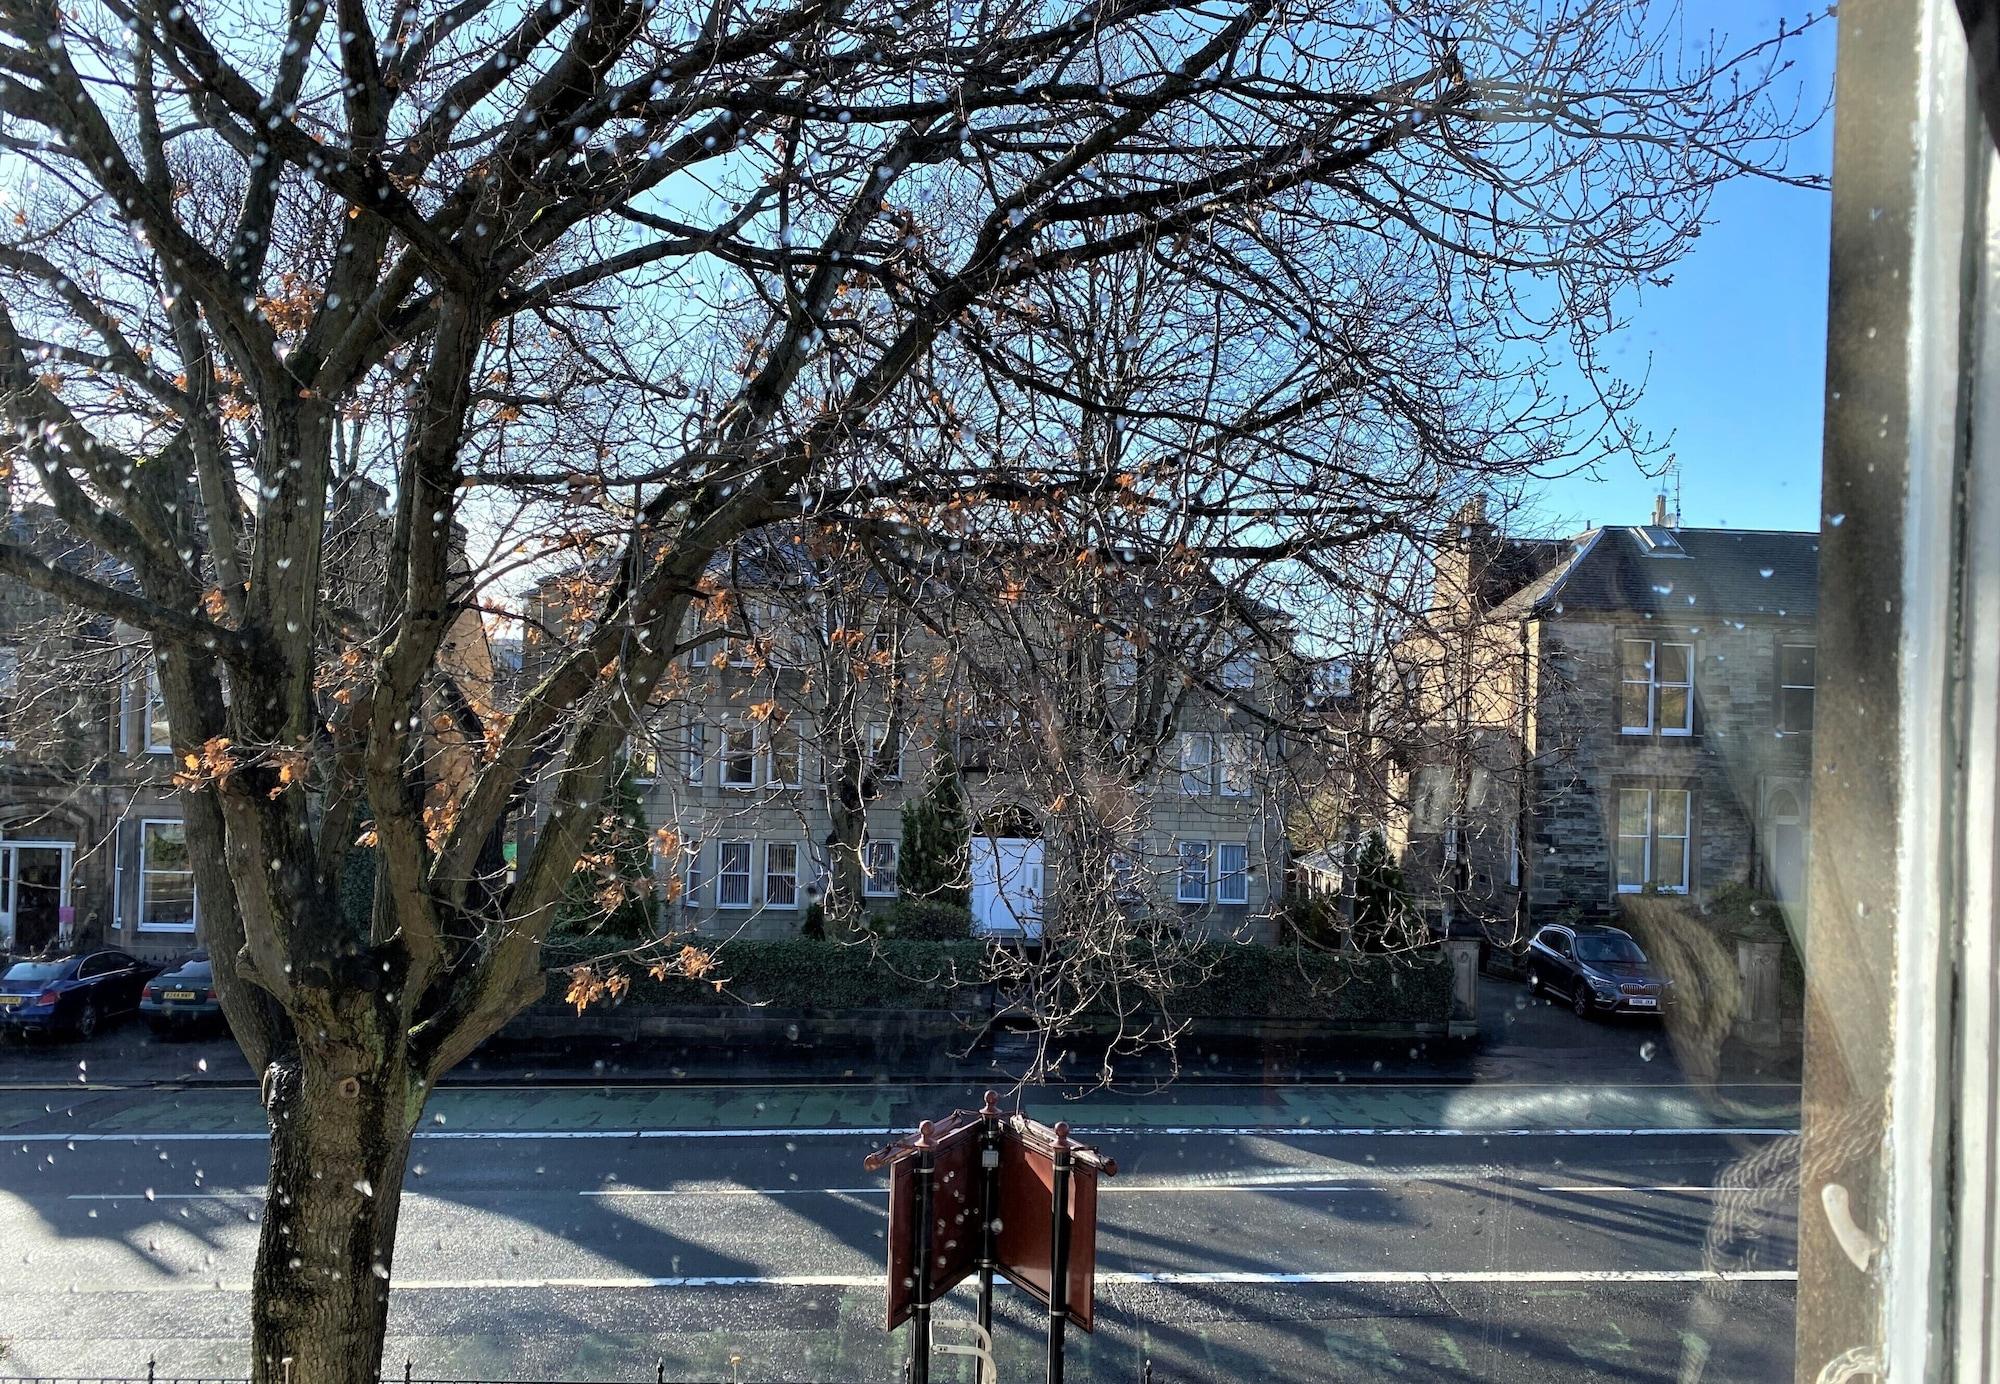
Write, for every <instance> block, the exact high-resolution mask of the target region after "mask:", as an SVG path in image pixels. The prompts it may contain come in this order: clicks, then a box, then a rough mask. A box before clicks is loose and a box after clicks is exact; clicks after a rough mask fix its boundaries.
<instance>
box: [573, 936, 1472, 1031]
mask: <svg viewBox="0 0 2000 1384" xmlns="http://www.w3.org/2000/svg"><path fill="white" fill-rule="evenodd" d="M986 954H987V944H986V943H984V942H970V941H968V942H915V941H905V940H899V939H884V940H882V941H878V942H875V943H873V944H871V945H857V946H841V945H837V944H834V943H830V942H822V941H816V940H814V939H812V938H806V937H794V938H786V939H784V940H782V941H738V942H729V943H726V944H725V945H723V946H722V947H721V948H720V949H719V951H718V952H717V954H716V970H715V972H714V977H713V978H714V979H719V980H721V981H723V983H724V991H723V992H721V993H719V992H718V991H717V990H716V988H715V986H714V984H713V983H712V981H711V980H689V979H685V978H681V977H674V978H672V979H668V980H664V981H660V980H654V979H653V978H652V977H650V976H647V975H644V974H641V973H637V972H636V970H635V969H634V968H631V967H627V968H626V972H627V974H628V976H629V977H630V979H631V989H630V990H629V991H628V992H627V993H626V995H625V998H624V1000H623V1002H622V1004H621V1008H626V1009H630V1008H633V1007H635V1006H636V1007H637V1008H639V1009H642V1010H665V1009H676V1008H684V1007H691V1006H704V1005H706V1006H714V1005H728V1004H740V1003H744V1002H749V1003H754V1004H766V1005H770V1006H772V1007H774V1008H780V1009H809V1010H841V1009H905V1010H950V1009H954V1008H961V1009H962V1008H964V1007H966V1006H967V1005H969V1004H974V1003H977V1002H978V999H977V997H976V996H975V995H974V994H972V993H970V992H972V991H974V990H976V989H977V988H978V987H980V986H982V985H983V984H984V983H985V980H986ZM545 959H546V960H547V962H548V964H549V965H550V967H551V969H555V970H557V971H558V973H557V974H556V975H554V976H553V977H551V984H550V986H549V992H548V995H547V997H546V998H545V999H544V1000H543V1001H542V1003H543V1005H545V1006H547V1005H561V1004H562V1002H563V1001H562V997H563V994H564V992H565V991H566V990H567V988H568V985H567V980H566V978H565V976H564V975H563V974H561V972H560V967H562V966H564V965H568V964H575V962H577V961H581V960H587V959H588V958H587V957H581V956H576V957H569V956H563V955H560V954H558V953H556V952H555V950H554V949H545ZM1197 965H1198V966H1199V968H1200V969H1201V970H1202V971H1205V972H1206V975H1205V978H1204V979H1202V980H1200V981H1198V982H1195V983H1193V984H1190V985H1187V986H1184V987H1181V988H1180V989H1178V990H1176V991H1175V992H1173V994H1172V995H1171V996H1170V997H1168V999H1167V1002H1166V1004H1165V1006H1164V1008H1165V1009H1166V1010H1167V1012H1168V1013H1170V1014H1171V1015H1172V1016H1173V1017H1175V1018H1177V1019H1181V1018H1188V1019H1197V1018H1199V1019H1227V1018H1236V1019H1246V1020H1255V1019H1307V1020H1310V1019H1325V1020H1337V1021H1342V1022H1363V1023H1366V1022H1376V1021H1410V1020H1414V1021H1419V1022H1421V1021H1437V1022H1443V1021H1444V1020H1445V1019H1446V1018H1447V1017H1448V1016H1449V1015H1450V1013H1451V980H1452V977H1451V966H1450V963H1449V962H1447V961H1446V960H1445V958H1444V956H1443V954H1442V953H1441V952H1435V951H1433V952H1425V953H1421V954H1417V955H1395V956H1366V955H1358V954H1355V953H1352V952H1349V953H1323V952H1302V951H1298V950H1294V949H1293V948H1290V947H1218V948H1216V949H1215V950H1214V951H1213V952H1212V953H1211V954H1210V955H1209V956H1208V957H1205V958H1201V959H1200V961H1199V962H1198V963H1197Z"/></svg>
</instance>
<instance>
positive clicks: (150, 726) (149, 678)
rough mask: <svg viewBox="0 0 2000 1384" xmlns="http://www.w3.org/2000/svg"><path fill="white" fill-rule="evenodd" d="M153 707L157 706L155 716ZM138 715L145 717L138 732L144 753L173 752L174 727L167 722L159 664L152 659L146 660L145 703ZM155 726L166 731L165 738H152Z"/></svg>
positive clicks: (165, 700)
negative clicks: (143, 741) (142, 740)
mask: <svg viewBox="0 0 2000 1384" xmlns="http://www.w3.org/2000/svg"><path fill="white" fill-rule="evenodd" d="M154 707H158V708H159V714H158V715H157V716H156V715H154V714H153V708H154ZM140 715H142V716H143V717H144V718H145V719H144V720H143V721H141V722H140V733H141V735H142V736H143V738H144V740H145V745H146V753H147V754H172V753H173V752H174V743H173V742H174V729H173V727H172V726H171V725H169V724H168V722H167V698H166V694H165V692H164V691H162V689H161V687H160V665H159V664H158V663H157V662H156V661H154V660H152V659H148V660H147V661H146V704H145V706H144V708H143V709H142V710H141V712H140ZM155 728H158V729H163V730H165V731H166V733H167V736H166V739H165V740H155V739H154V738H153V731H154V729H155Z"/></svg>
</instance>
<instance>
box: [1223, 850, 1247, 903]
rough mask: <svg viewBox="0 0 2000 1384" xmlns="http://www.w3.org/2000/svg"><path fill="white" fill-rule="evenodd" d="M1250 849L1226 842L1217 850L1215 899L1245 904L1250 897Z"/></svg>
mask: <svg viewBox="0 0 2000 1384" xmlns="http://www.w3.org/2000/svg"><path fill="white" fill-rule="evenodd" d="M1249 867H1250V848H1249V847H1248V846H1246V845H1244V844H1242V843H1241V842H1224V843H1223V844H1221V845H1219V846H1217V847H1216V848H1215V873H1216V886H1215V897H1216V898H1217V899H1219V900H1220V901H1222V902H1223V903H1244V902H1247V901H1248V900H1249V897H1250V876H1249V874H1248V871H1249Z"/></svg>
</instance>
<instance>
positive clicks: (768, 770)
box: [517, 540, 1294, 940]
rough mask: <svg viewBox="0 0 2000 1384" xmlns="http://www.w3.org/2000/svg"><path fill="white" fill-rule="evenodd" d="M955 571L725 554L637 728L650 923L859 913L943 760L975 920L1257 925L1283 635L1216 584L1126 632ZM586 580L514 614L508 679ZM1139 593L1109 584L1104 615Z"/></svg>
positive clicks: (532, 663) (775, 922)
mask: <svg viewBox="0 0 2000 1384" xmlns="http://www.w3.org/2000/svg"><path fill="white" fill-rule="evenodd" d="M960 575H962V574H954V575H952V576H949V577H947V576H940V575H937V574H935V573H934V574H933V575H931V576H929V577H926V578H925V579H924V580H923V582H922V586H923V590H922V591H921V593H920V595H919V599H917V600H916V601H914V602H912V601H910V600H909V599H907V596H908V593H904V596H905V599H900V600H892V599H890V594H891V593H890V592H889V591H888V589H887V588H886V586H885V585H884V584H883V581H882V579H881V578H879V577H878V576H875V575H872V574H870V575H863V576H860V577H842V576H839V575H837V574H835V573H834V572H833V571H832V570H830V569H829V568H828V567H827V566H826V565H825V564H824V563H823V562H822V560H821V559H820V558H819V557H818V556H815V555H812V554H809V553H808V551H807V550H806V549H805V548H804V547H803V546H802V545H799V544H796V543H792V542H789V541H784V540H780V541H778V542H776V543H772V544H762V545H758V546H757V548H756V550H755V551H754V552H748V551H739V552H738V553H736V554H733V555H731V556H730V557H729V558H728V559H727V560H724V561H719V562H718V563H717V564H716V566H715V568H714V570H713V572H712V573H711V583H712V584H711V586H710V587H709V590H710V593H711V595H710V599H709V600H708V601H707V602H706V605H705V607H704V612H703V615H702V617H701V618H700V619H698V620H696V621H694V622H692V623H691V624H690V627H689V628H688V629H687V630H686V631H685V633H684V636H683V644H684V645H685V651H684V653H683V654H682V655H681V656H680V657H679V658H677V660H676V666H675V668H674V669H673V670H672V671H671V672H670V674H669V675H668V677H667V678H665V679H664V680H663V681H662V684H661V687H660V689H659V691H658V694H657V695H656V696H655V697H654V698H653V702H652V704H651V705H650V706H649V707H648V708H647V709H646V711H645V713H644V715H643V717H635V720H636V721H637V722H638V724H636V725H635V730H634V732H633V736H632V739H631V741H630V746H631V763H632V765H633V770H632V772H633V774H634V776H635V778H636V779H637V781H638V783H639V786H640V788H641V790H642V798H643V805H644V811H645V815H646V818H647V822H648V824H649V825H650V826H651V827H652V828H654V829H656V830H657V831H659V832H661V833H664V834H663V835H661V836H660V837H659V838H658V839H660V840H662V841H664V842H665V843H667V845H668V847H669V848H668V849H667V850H666V851H665V852H664V853H663V854H661V855H660V857H659V860H658V869H659V873H660V880H659V885H660V889H659V893H660V896H661V897H662V898H665V899H668V900H670V901H671V902H670V903H668V904H667V905H666V906H665V910H664V916H663V919H662V921H663V923H665V924H667V925H669V926H673V927H683V928H689V929H692V930H694V931H696V932H699V933H703V934H708V935H728V936H749V937H776V936H785V935H790V934H793V933H796V932H798V931H799V930H800V928H801V926H802V925H803V924H804V923H805V921H806V919H807V917H808V914H809V912H810V910H812V909H813V907H814V905H815V904H823V903H825V902H826V901H827V900H828V896H829V893H830V892H836V891H839V890H840V889H841V888H842V887H843V885H844V886H845V887H846V888H847V889H848V891H849V892H848V893H846V894H845V895H844V897H846V898H849V899H852V900H854V901H856V902H857V903H858V904H859V907H860V911H861V912H863V913H872V912H875V911H877V910H879V909H881V908H883V907H886V906H888V905H890V904H892V903H893V902H894V901H895V900H896V898H897V897H898V894H899V886H898V878H897V876H898V865H899V855H900V852H901V850H902V842H901V832H902V811H903V807H904V804H905V803H906V802H907V801H909V800H910V799H911V798H912V797H914V796H916V795H919V794H922V793H924V792H925V791H927V789H928V788H929V785H930V783H931V780H932V777H933V774H934V772H935V771H936V768H937V766H938V764H939V762H940V759H941V758H942V756H943V755H944V753H945V752H947V751H948V752H949V754H950V756H951V760H952V763H953V765H954V766H955V770H956V774H957V777H958V779H959V782H960V783H961V785H962V787H963V790H964V793H965V797H966V799H967V801H968V806H969V818H970V827H971V831H970V842H969V859H968V860H967V861H966V862H965V870H964V879H963V881H962V883H963V885H964V887H965V888H966V890H967V891H968V894H969V901H970V910H971V913H972V915H973V922H974V927H975V930H976V931H977V932H978V933H980V934H982V935H988V936H996V937H1024V938H1030V939H1032V938H1035V937H1038V936H1040V935H1041V932H1042V928H1043V924H1044V920H1045V918H1049V917H1054V916H1057V914H1058V913H1059V912H1060V911H1061V910H1064V909H1069V908H1079V907H1090V906H1094V905H1093V904H1092V903H1091V902H1090V901H1089V900H1091V899H1096V900H1102V899H1105V898H1110V899H1114V900H1116V901H1117V903H1118V906H1119V907H1121V908H1123V909H1126V910H1129V911H1132V912H1144V913H1147V914H1149V915H1151V916H1153V917H1156V918H1169V919H1173V920H1175V921H1176V923H1177V925H1180V926H1190V927H1198V928H1200V929H1203V930H1205V931H1207V932H1210V933H1212V934H1217V935H1226V936H1231V937H1242V938H1254V939H1258V940H1269V939H1270V938H1271V937H1272V936H1274V935H1275V926H1276V925H1275V918H1274V909H1275V907H1276V905H1277V903H1278V901H1279V900H1280V899H1281V897H1282V895H1283V880H1284V876H1285V868H1286V854H1285V844H1284V833H1283V817H1282V806H1283V800H1284V795H1285V783H1286V775H1285V773H1284V772H1282V770H1281V765H1282V762H1283V761H1284V759H1285V756H1286V741H1285V739H1284V737H1283V736H1282V735H1281V734H1280V733H1279V732H1278V730H1277V729H1276V728H1275V726H1276V722H1277V718H1276V717H1275V716H1274V715H1273V714H1272V713H1273V712H1274V711H1275V710H1276V709H1277V708H1279V707H1280V706H1281V705H1284V704H1286V703H1287V702H1288V701H1289V700H1290V699H1291V698H1292V697H1293V696H1294V689H1293V688H1292V685H1291V683H1290V681H1288V673H1287V668H1288V665H1287V661H1286V657H1285V653H1284V646H1283V642H1282V637H1281V635H1282V624H1281V622H1278V621H1276V619H1275V617H1274V616H1273V614H1272V613H1271V612H1268V611H1255V612H1253V613H1252V614H1251V615H1250V617H1249V620H1248V625H1254V626H1256V627H1257V629H1256V632H1255V634H1254V636H1253V634H1252V631H1251V630H1250V629H1249V628H1248V627H1247V626H1245V625H1241V624H1239V623H1238V622H1233V621H1231V620H1229V619H1227V618H1226V617H1225V616H1224V615H1223V611H1224V609H1225V608H1226V606H1227V602H1226V601H1223V600H1222V599H1221V598H1219V597H1216V598H1208V599H1205V600H1195V601H1187V600H1177V601H1161V602H1158V603H1156V605H1155V607H1154V608H1153V609H1151V610H1150V611H1149V613H1148V619H1147V620H1146V621H1145V622H1143V623H1144V625H1145V626H1146V627H1145V628H1144V629H1141V628H1138V627H1137V625H1138V624H1139V623H1141V622H1136V621H1135V622H1134V625H1133V626H1132V627H1128V626H1127V624H1126V622H1125V621H1123V620H1121V619H1120V618H1119V616H1118V614H1117V613H1115V612H1114V613H1105V614H1103V617H1102V618H1101V619H1098V618H1093V617H1092V616H1090V615H1089V614H1088V613H1080V612H1079V611H1078V610H1077V608H1076V604H1075V592H1074V591H1073V590H1066V591H1065V592H1063V593H1062V594H1061V595H1060V596H1058V595H1057V594H1055V593H1052V592H1048V591H1038V590H1030V589H1024V588H1022V587H1016V586H1012V585H1010V584H1008V583H1006V582H998V583H994V582H985V581H979V580H975V579H972V578H970V577H966V578H965V579H963V580H961V579H960ZM593 583H594V578H593V577H592V576H591V575H590V574H589V573H588V572H587V571H586V572H585V573H584V574H582V575H581V576H570V577H565V578H560V579H554V580H550V581H546V582H544V583H543V584H542V586H541V587H540V588H538V590H537V591H536V593H535V594H534V596H533V597H532V598H531V599H530V600H529V601H528V602H527V610H528V613H529V615H528V619H527V621H526V635H525V640H524V644H525V648H524V653H523V664H524V669H525V674H524V675H525V676H528V677H530V678H532V677H533V676H536V670H537V668H538V667H541V666H545V664H546V660H547V659H548V658H550V657H551V656H552V655H553V653H554V652H555V651H556V650H558V649H559V648H560V647H561V646H562V644H563V643H564V642H565V641H566V640H567V638H569V637H570V636H571V635H573V633H574V631H575V627H576V624H577V622H578V621H579V620H580V619H582V618H584V616H583V612H584V611H586V610H587V609H588V608H589V607H590V605H591V604H592V602H591V600H590V596H591V595H592V594H593V590H594V585H593ZM1145 584H1146V583H1145V582H1142V581H1140V580H1139V579H1138V578H1137V577H1136V575H1134V574H1132V573H1124V574H1119V575H1116V576H1114V577H1112V578H1111V579H1109V580H1108V582H1107V586H1108V587H1110V588H1113V589H1115V590H1116V591H1118V592H1120V593H1122V596H1121V597H1119V598H1115V599H1114V604H1115V603H1116V599H1134V600H1136V599H1140V598H1137V597H1136V596H1135V593H1136V592H1138V591H1139V589H1140V588H1141V587H1142V586H1144V585H1145ZM1030 585H1032V584H1030ZM1169 607H1171V608H1172V609H1174V610H1175V611H1177V612H1178V614H1176V615H1174V616H1172V617H1171V620H1169V617H1168V616H1167V615H1166V613H1165V612H1166V610H1167V609H1168V608H1169ZM1137 611H1138V606H1137V604H1133V605H1130V606H1129V607H1127V609H1126V611H1125V613H1126V614H1127V615H1136V613H1137ZM1168 623H1171V624H1172V625H1173V631H1172V633H1171V634H1170V635H1164V634H1162V631H1163V630H1164V629H1165V628H1166V625H1167V624H1168ZM1121 631H1122V633H1121ZM1127 634H1129V635H1130V636H1131V637H1130V638H1129V639H1128V638H1127V637H1126V635H1127ZM533 797H534V792H533V789H532V788H531V789H530V801H531V802H532V801H533ZM537 815H539V814H538V813H530V814H528V815H527V817H526V818H525V819H524V822H523V831H522V839H521V840H520V842H519V843H518V846H517V850H518V851H519V852H521V853H522V858H525V852H526V851H527V850H528V849H530V848H531V844H532V835H533V823H534V820H535V817H536V816H537ZM1085 874H1088V875H1090V876H1092V877H1093V878H1092V879H1090V880H1084V879H1082V878H1081V876H1082V875H1085ZM1106 884H1108V885H1109V887H1108V888H1105V887H1096V888H1092V887H1090V886H1092V885H1096V886H1104V885H1106ZM1079 885H1082V886H1084V887H1082V888H1078V887H1077V886H1079Z"/></svg>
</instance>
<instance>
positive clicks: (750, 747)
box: [722, 728, 757, 788]
mask: <svg viewBox="0 0 2000 1384" xmlns="http://www.w3.org/2000/svg"><path fill="white" fill-rule="evenodd" d="M722 781H723V783H725V784H727V785H728V786H729V787H731V788H748V787H750V786H751V785H753V784H755V783H756V781H757V752H756V740H755V738H754V737H753V736H752V735H751V733H750V732H749V731H748V730H747V729H741V728H738V729H732V730H730V731H728V732H726V733H725V735H724V737H723V746H722Z"/></svg>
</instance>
